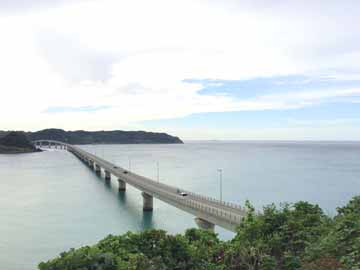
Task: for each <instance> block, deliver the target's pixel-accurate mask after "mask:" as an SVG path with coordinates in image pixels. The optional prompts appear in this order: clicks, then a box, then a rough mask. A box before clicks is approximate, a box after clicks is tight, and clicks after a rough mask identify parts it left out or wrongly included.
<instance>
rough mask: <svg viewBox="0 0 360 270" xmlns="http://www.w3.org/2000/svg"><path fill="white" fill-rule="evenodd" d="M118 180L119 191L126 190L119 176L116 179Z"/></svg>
mask: <svg viewBox="0 0 360 270" xmlns="http://www.w3.org/2000/svg"><path fill="white" fill-rule="evenodd" d="M118 182H119V191H125V190H126V182H125V181H123V180H121V179H120V178H119V179H118Z"/></svg>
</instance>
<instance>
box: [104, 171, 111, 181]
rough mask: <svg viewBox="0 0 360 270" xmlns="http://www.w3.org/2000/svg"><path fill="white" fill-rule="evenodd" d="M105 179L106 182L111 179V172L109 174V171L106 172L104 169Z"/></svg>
mask: <svg viewBox="0 0 360 270" xmlns="http://www.w3.org/2000/svg"><path fill="white" fill-rule="evenodd" d="M105 180H106V181H107V182H110V180H111V174H110V172H108V171H105Z"/></svg>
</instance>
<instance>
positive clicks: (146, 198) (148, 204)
mask: <svg viewBox="0 0 360 270" xmlns="http://www.w3.org/2000/svg"><path fill="white" fill-rule="evenodd" d="M141 195H142V196H143V210H144V211H152V210H153V206H154V202H153V201H154V199H153V196H151V195H149V194H147V193H145V192H142V193H141Z"/></svg>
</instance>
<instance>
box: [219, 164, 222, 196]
mask: <svg viewBox="0 0 360 270" xmlns="http://www.w3.org/2000/svg"><path fill="white" fill-rule="evenodd" d="M218 172H219V178H220V179H219V180H220V202H222V169H218Z"/></svg>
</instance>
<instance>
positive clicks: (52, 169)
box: [0, 141, 360, 270]
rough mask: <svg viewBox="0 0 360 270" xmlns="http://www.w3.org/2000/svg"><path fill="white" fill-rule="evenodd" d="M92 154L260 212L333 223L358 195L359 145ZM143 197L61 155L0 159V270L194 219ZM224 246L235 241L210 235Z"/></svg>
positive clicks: (95, 148) (192, 146)
mask: <svg viewBox="0 0 360 270" xmlns="http://www.w3.org/2000/svg"><path fill="white" fill-rule="evenodd" d="M81 147H83V148H84V149H86V150H87V151H89V152H92V153H94V154H97V155H99V156H100V157H104V158H105V159H107V160H109V161H112V162H114V163H116V164H118V165H119V166H123V167H125V168H129V167H131V170H132V171H134V172H136V173H139V174H142V175H145V176H148V177H151V178H154V179H157V175H158V169H157V164H159V181H161V182H164V183H167V184H171V185H175V186H179V187H182V188H184V189H187V190H192V191H194V192H198V193H201V194H204V195H209V196H213V197H216V198H219V196H220V194H219V193H220V192H219V190H220V188H219V182H220V181H219V172H218V169H222V171H223V199H224V200H226V201H230V202H235V203H239V204H244V202H245V200H246V199H248V200H250V201H251V203H252V204H253V205H254V206H255V207H256V208H258V209H261V207H262V206H264V205H267V204H270V203H273V202H274V203H280V202H296V201H299V200H306V201H309V202H311V203H317V204H319V205H320V206H321V207H322V208H323V209H324V211H325V212H326V213H328V214H330V215H334V214H335V213H336V207H337V206H341V205H344V204H345V203H346V202H347V201H348V200H349V199H350V198H351V197H352V196H354V195H358V194H360V143H354V142H353V143H351V142H343V143H339V142H321V143H319V142H245V141H242V142H220V141H213V142H186V143H185V144H184V145H86V146H81ZM154 207H155V208H154V212H153V213H145V214H144V213H143V211H142V197H141V194H140V192H139V191H138V190H136V189H134V188H131V187H129V186H128V190H127V191H126V193H118V191H117V181H116V179H112V182H111V184H110V185H107V184H105V181H104V180H103V178H100V177H98V176H96V175H95V174H94V173H93V172H92V171H91V170H90V169H89V168H87V167H86V166H84V165H83V164H82V163H81V162H80V161H79V160H78V159H76V158H75V157H74V156H73V155H71V154H70V153H68V152H66V151H63V150H53V149H52V150H49V151H45V152H42V153H33V154H22V155H0V269H3V270H33V269H37V264H38V263H39V262H40V261H43V260H48V259H51V258H53V257H55V256H57V255H58V254H59V253H60V252H62V251H64V250H68V249H69V248H71V247H80V246H82V245H91V244H94V243H96V242H97V241H98V240H100V239H102V238H104V237H105V236H107V235H108V234H122V233H125V232H127V231H129V230H131V231H141V230H144V229H147V228H156V229H164V230H167V231H169V232H171V233H182V232H184V231H185V230H186V229H187V228H190V227H195V223H194V220H193V219H194V217H193V216H191V215H189V214H186V213H184V212H182V211H180V210H178V209H176V208H174V207H172V206H170V205H167V204H165V203H162V202H160V201H158V200H154ZM216 232H217V233H219V236H220V237H221V238H222V239H230V238H231V237H233V234H232V233H230V232H227V231H225V230H222V229H221V228H218V227H217V228H216Z"/></svg>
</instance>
